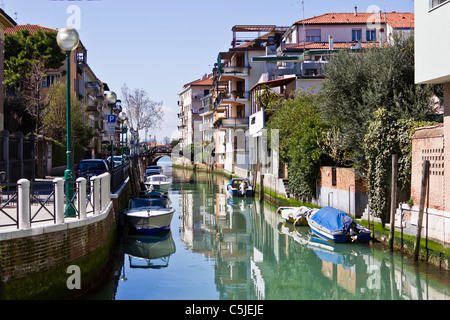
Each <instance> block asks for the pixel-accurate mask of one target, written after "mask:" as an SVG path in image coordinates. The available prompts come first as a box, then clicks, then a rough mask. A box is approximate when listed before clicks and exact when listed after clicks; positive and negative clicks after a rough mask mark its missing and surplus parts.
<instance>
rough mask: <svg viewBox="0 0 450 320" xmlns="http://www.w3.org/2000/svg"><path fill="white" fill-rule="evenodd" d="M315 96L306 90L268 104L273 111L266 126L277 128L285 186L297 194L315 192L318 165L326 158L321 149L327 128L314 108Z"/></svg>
mask: <svg viewBox="0 0 450 320" xmlns="http://www.w3.org/2000/svg"><path fill="white" fill-rule="evenodd" d="M319 100H320V96H317V95H313V94H310V93H297V95H296V96H295V97H294V98H293V99H287V100H277V102H275V103H278V104H279V107H278V108H277V107H275V106H273V105H272V107H271V109H272V110H275V109H277V111H276V112H275V113H274V114H273V115H272V116H271V118H270V120H269V122H268V124H267V127H268V128H269V129H270V130H274V129H278V130H279V141H280V146H279V150H280V159H281V161H283V162H284V163H287V164H288V172H289V189H290V190H291V192H292V194H294V195H296V196H298V197H314V196H315V188H316V180H317V179H318V178H319V173H320V166H321V165H323V164H324V163H326V161H329V160H328V159H327V157H326V155H325V154H324V152H323V150H324V147H323V145H322V144H323V141H324V133H325V132H327V130H328V128H327V126H326V124H325V123H324V122H323V121H322V119H321V116H320V113H319V112H318V104H319ZM269 136H270V134H269Z"/></svg>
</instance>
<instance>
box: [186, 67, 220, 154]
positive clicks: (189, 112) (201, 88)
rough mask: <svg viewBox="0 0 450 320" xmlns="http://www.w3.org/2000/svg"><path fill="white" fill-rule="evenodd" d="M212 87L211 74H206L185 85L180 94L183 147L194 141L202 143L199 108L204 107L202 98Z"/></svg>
mask: <svg viewBox="0 0 450 320" xmlns="http://www.w3.org/2000/svg"><path fill="white" fill-rule="evenodd" d="M211 89H212V80H211V76H208V75H204V76H203V77H202V78H201V79H198V80H195V81H192V82H189V83H187V84H185V85H184V86H183V90H182V91H181V92H180V93H179V94H178V95H179V98H180V100H179V102H178V104H179V107H180V113H178V118H179V119H180V125H179V126H178V130H179V131H180V143H179V145H180V146H181V148H184V147H185V146H187V145H190V144H192V143H194V142H198V143H201V142H202V140H203V137H202V131H201V130H200V129H201V126H202V117H201V116H200V115H199V110H200V109H201V108H202V99H203V98H204V97H205V96H208V95H209V94H210V90H211Z"/></svg>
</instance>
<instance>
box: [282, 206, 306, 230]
mask: <svg viewBox="0 0 450 320" xmlns="http://www.w3.org/2000/svg"><path fill="white" fill-rule="evenodd" d="M312 210H313V209H311V208H308V207H304V206H302V207H279V208H278V210H277V213H278V214H279V215H281V217H282V218H283V219H284V220H286V221H288V222H290V223H292V224H293V225H294V226H295V225H297V226H307V225H308V221H307V220H306V216H307V215H308V213H310V212H311V211H312Z"/></svg>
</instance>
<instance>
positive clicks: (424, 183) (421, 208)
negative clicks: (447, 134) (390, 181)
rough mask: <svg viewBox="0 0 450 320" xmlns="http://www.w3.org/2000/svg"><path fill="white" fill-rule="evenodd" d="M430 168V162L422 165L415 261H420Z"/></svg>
mask: <svg viewBox="0 0 450 320" xmlns="http://www.w3.org/2000/svg"><path fill="white" fill-rule="evenodd" d="M429 168H430V162H429V161H428V160H424V161H423V165H422V185H421V187H420V204H419V217H418V218H417V233H416V241H415V243H414V261H417V260H419V251H420V237H421V233H422V220H423V211H424V207H425V196H426V193H427V182H428V174H429V172H428V171H429Z"/></svg>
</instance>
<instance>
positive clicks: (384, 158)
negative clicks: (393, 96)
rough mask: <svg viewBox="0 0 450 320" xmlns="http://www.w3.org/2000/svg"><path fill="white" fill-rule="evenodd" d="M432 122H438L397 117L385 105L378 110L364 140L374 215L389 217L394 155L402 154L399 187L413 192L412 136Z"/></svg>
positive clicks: (399, 158) (370, 198)
mask: <svg viewBox="0 0 450 320" xmlns="http://www.w3.org/2000/svg"><path fill="white" fill-rule="evenodd" d="M431 124H434V123H432V122H425V121H413V120H409V119H397V118H396V117H395V114H394V113H393V112H389V111H388V110H387V109H386V108H383V107H382V108H379V109H377V110H376V111H375V112H374V117H373V120H372V121H371V122H370V123H369V127H368V132H367V134H366V136H365V138H364V142H363V149H364V153H365V157H366V161H367V184H368V190H369V207H370V212H371V214H372V215H374V216H376V217H379V218H381V219H382V220H383V219H384V218H385V217H387V216H388V215H387V213H388V210H389V196H390V187H391V181H390V179H391V167H392V165H391V163H392V162H391V161H392V160H391V159H392V155H393V154H397V155H398V175H397V176H398V188H399V189H400V190H406V191H407V193H409V189H410V187H411V152H412V137H413V135H414V132H415V129H416V128H418V127H423V126H426V125H431Z"/></svg>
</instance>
